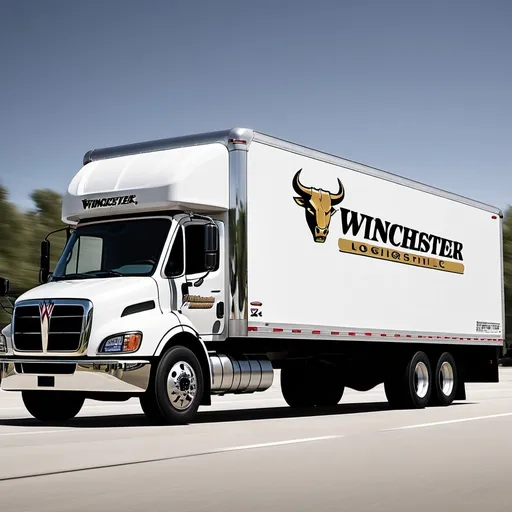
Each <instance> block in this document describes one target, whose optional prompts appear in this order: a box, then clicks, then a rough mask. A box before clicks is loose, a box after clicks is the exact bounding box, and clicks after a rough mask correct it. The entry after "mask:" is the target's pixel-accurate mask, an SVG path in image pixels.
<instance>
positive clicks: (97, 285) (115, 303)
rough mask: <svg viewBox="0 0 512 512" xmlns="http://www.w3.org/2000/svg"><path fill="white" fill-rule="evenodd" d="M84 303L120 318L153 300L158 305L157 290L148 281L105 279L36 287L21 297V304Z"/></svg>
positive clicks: (53, 283) (139, 279) (154, 284)
mask: <svg viewBox="0 0 512 512" xmlns="http://www.w3.org/2000/svg"><path fill="white" fill-rule="evenodd" d="M41 299H85V300H90V301H91V302H92V303H93V306H95V307H97V306H99V305H101V304H107V305H108V307H109V309H110V311H111V312H112V314H116V312H117V311H116V310H119V314H120V313H121V312H122V311H123V309H124V308H125V307H126V306H129V305H131V304H136V303H138V302H144V301H146V300H154V301H155V302H156V303H157V304H158V288H157V284H156V282H155V280H154V279H153V278H151V277H107V278H90V279H74V280H69V281H54V282H50V283H45V284H43V285H41V286H37V287H36V288H33V289H32V290H29V291H28V292H26V293H24V294H23V295H21V296H20V297H18V300H17V301H16V303H18V302H20V301H23V300H41Z"/></svg>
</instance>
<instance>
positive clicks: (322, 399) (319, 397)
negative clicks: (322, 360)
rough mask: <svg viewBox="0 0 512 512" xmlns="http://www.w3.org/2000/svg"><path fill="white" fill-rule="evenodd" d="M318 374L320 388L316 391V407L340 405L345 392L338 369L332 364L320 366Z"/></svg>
mask: <svg viewBox="0 0 512 512" xmlns="http://www.w3.org/2000/svg"><path fill="white" fill-rule="evenodd" d="M316 373H317V379H318V380H319V381H320V382H319V384H320V386H319V389H318V390H317V391H316V398H315V405H317V406H318V407H334V406H335V405H338V403H339V401H340V400H341V397H342V396H343V393H344V391H345V385H344V384H343V380H342V378H341V376H340V373H339V369H338V367H337V366H334V365H332V364H319V365H318V370H317V372H316Z"/></svg>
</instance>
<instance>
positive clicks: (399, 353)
mask: <svg viewBox="0 0 512 512" xmlns="http://www.w3.org/2000/svg"><path fill="white" fill-rule="evenodd" d="M62 218H63V221H64V222H65V223H66V224H67V225H68V242H67V245H66V247H65V249H64V251H63V252H62V255H61V256H60V260H59V262H58V264H57V265H56V267H55V268H54V269H50V268H49V264H48V262H49V252H50V245H49V242H48V240H45V241H43V243H42V246H41V275H40V280H41V285H40V286H38V287H36V288H34V289H32V290H30V291H28V292H27V293H25V294H24V295H22V296H21V297H19V298H18V299H17V300H16V302H15V304H14V306H15V307H14V311H13V315H12V322H11V324H10V325H9V326H8V327H7V328H5V329H4V331H3V335H2V339H1V340H0V341H1V343H0V350H1V351H2V354H1V357H0V363H1V368H2V370H1V374H2V380H1V387H2V389H4V390H7V391H20V392H21V393H22V396H23V400H24V403H25V405H26V407H27V409H28V411H29V412H30V413H31V414H32V415H33V416H34V417H36V418H38V419H39V420H41V421H45V422H52V423H53V422H63V421H66V420H68V419H70V418H72V417H74V416H75V415H76V414H77V413H78V412H79V411H80V409H81V407H82V405H83V402H84V400H85V399H87V398H89V399H97V400H107V401H109V400H126V399H128V398H131V397H138V398H139V399H140V403H141V406H142V409H143V411H144V412H145V414H146V415H147V416H148V417H149V419H150V420H151V421H153V422H158V423H172V424H185V423H188V422H190V421H191V420H192V419H193V418H194V415H195V414H196V412H197V410H198V407H199V406H201V405H209V404H210V403H211V396H212V395H225V394H230V393H253V392H261V391H264V390H266V389H268V388H269V387H270V386H271V385H272V383H273V378H274V371H275V370H276V369H280V370H281V389H282V393H283V396H284V399H285V400H286V402H287V403H288V404H289V405H290V406H291V407H301V408H313V407H317V408H321V407H329V406H334V405H336V404H337V403H338V402H339V401H340V399H341V398H342V395H343V392H344V389H345V388H352V389H356V390H359V391H366V390H370V389H372V388H373V387H375V386H377V385H379V384H382V383H384V387H385V392H386V396H387V399H388V401H389V404H390V406H391V407H396V408H404V407H407V408H423V407H426V406H431V405H449V404H450V403H452V402H453V400H459V399H461V400H464V399H465V398H466V396H465V384H466V383H468V382H497V381H498V365H497V360H498V356H499V354H500V350H501V347H503V343H504V339H503V338H504V320H503V319H504V294H503V261H502V213H501V211H500V210H499V209H497V208H493V207H491V206H488V205H486V204H482V203H479V202H477V201H473V200H470V199H467V198H464V197H460V196H458V195H455V194H451V193H448V192H445V191H442V190H438V189H436V188H433V187H430V186H426V185H423V184H420V183H417V182H414V181H411V180H408V179H405V178H402V177H398V176H396V175H393V174H389V173H387V172H384V171H381V170H377V169H375V168H372V167H368V166H366V165H362V164H359V163H355V162H352V161H349V160H345V159H342V158H338V157H336V156H332V155H329V154H325V153H323V152H320V151H315V150H312V149H308V148H306V147H303V146H300V145H296V144H293V143H290V142H286V141H283V140H280V139H277V138H274V137H271V136H268V135H264V134H262V133H258V132H256V131H253V130H250V129H245V128H235V129H232V130H227V131H223V132H215V133H206V134H198V135H193V136H186V137H179V138H171V139H164V140H158V141H150V142H142V143H137V144H130V145H125V146H120V147H110V148H104V149H95V150H92V151H89V152H88V153H87V154H86V155H85V157H84V161H83V167H82V168H81V169H80V170H79V171H78V173H77V174H76V176H75V177H74V178H73V179H72V181H71V183H70V185H69V188H68V191H67V194H66V195H65V198H64V201H63V215H62ZM0 285H1V286H0V288H1V292H2V294H3V295H6V294H7V292H8V280H7V279H3V280H2V281H1V282H0Z"/></svg>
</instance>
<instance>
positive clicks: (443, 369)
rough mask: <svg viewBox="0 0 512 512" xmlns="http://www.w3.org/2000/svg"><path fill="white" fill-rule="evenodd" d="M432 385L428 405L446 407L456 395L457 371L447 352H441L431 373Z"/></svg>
mask: <svg viewBox="0 0 512 512" xmlns="http://www.w3.org/2000/svg"><path fill="white" fill-rule="evenodd" d="M433 377H434V378H433V381H434V386H433V389H432V395H431V397H430V405H432V406H442V407H446V406H448V405H450V404H451V403H452V402H453V401H454V400H455V396H456V395H457V383H458V377H459V376H458V373H457V365H456V364H455V360H454V359H453V357H452V355H451V354H450V353H449V352H444V353H443V354H441V356H440V357H439V359H438V360H437V364H436V368H435V371H434V374H433Z"/></svg>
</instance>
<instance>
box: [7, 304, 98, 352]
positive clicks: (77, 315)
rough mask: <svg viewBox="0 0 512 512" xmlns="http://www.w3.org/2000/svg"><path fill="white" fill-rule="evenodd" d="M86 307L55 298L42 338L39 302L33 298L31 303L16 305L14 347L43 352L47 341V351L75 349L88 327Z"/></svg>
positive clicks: (76, 349) (78, 346)
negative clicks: (46, 333)
mask: <svg viewBox="0 0 512 512" xmlns="http://www.w3.org/2000/svg"><path fill="white" fill-rule="evenodd" d="M41 302H42V301H41ZM46 304H47V305H48V304H49V301H46ZM89 309H90V308H89V307H88V305H87V304H86V303H80V304H73V303H71V301H66V302H65V303H62V302H61V303H59V301H57V300H56V301H54V306H53V310H51V315H50V320H49V322H48V338H47V340H43V335H42V333H43V332H44V330H43V328H42V326H43V321H44V320H43V319H42V318H41V313H40V305H39V303H38V302H37V301H32V302H31V303H30V304H18V305H16V308H15V310H14V318H13V330H14V346H15V349H16V350H19V351H23V352H42V351H43V347H44V341H47V352H52V353H56V352H66V353H69V352H78V351H79V350H80V348H81V344H82V340H83V336H84V332H85V330H86V329H87V323H88V322H87V317H88V312H89ZM43 311H44V308H43ZM43 317H44V314H43Z"/></svg>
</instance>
